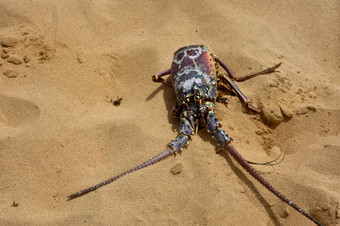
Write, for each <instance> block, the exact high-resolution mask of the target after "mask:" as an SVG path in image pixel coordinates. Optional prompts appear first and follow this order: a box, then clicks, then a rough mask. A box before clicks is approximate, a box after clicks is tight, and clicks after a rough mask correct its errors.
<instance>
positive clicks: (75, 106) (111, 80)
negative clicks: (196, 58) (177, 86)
mask: <svg viewBox="0 0 340 226" xmlns="http://www.w3.org/2000/svg"><path fill="white" fill-rule="evenodd" d="M339 15H340V3H339V1H338V0H328V1H317V0H311V1H307V0H306V1H302V0H301V1H279V0H261V1H243V0H241V1H191V2H190V1H105V0H103V1H88V0H84V1H66V0H65V1H51V0H49V1H43V0H32V1H24V0H21V1H9V0H2V1H1V2H0V44H1V45H0V52H1V58H0V224H1V225H139V224H141V225H312V223H311V222H310V221H309V220H308V219H307V218H305V217H304V216H302V215H300V214H299V213H298V212H296V211H295V210H294V209H292V208H291V207H289V206H287V205H286V204H283V203H282V202H281V201H280V200H279V199H278V198H277V197H275V196H274V195H272V194H271V193H270V192H269V191H267V190H266V189H265V188H264V187H262V186H261V185H260V184H259V183H258V182H257V181H255V180H254V179H253V178H251V177H250V176H249V174H247V173H246V172H245V171H244V170H243V169H241V167H240V166H239V165H238V164H237V162H235V161H234V160H233V159H231V158H230V157H229V155H228V154H225V153H222V154H215V151H216V149H217V145H216V141H215V140H214V139H212V138H211V136H210V135H209V134H208V133H207V132H206V131H205V130H203V129H202V130H200V131H199V132H198V134H197V135H195V136H192V141H191V142H190V145H189V146H187V148H185V149H184V150H183V152H182V154H181V155H177V156H176V157H175V158H174V157H170V158H168V159H166V160H164V161H162V162H160V163H157V164H156V165H153V166H151V167H148V168H145V169H143V170H140V171H138V172H135V173H133V174H130V175H128V176H125V177H123V178H121V179H119V180H117V181H116V182H114V183H112V184H110V185H108V186H105V187H103V188H101V189H98V190H96V191H95V192H92V193H89V194H87V195H85V196H82V197H80V198H77V199H74V200H72V201H67V196H68V195H70V194H71V193H74V192H77V191H79V190H81V189H84V188H86V187H88V186H91V185H94V184H96V183H99V182H101V181H103V180H106V179H108V178H110V177H112V176H115V175H116V174H118V173H121V172H122V171H125V170H128V169H129V168H131V167H133V166H135V165H137V164H139V163H142V162H143V161H145V160H147V159H149V158H151V157H153V156H154V155H156V154H158V153H160V152H161V151H163V150H165V148H166V144H167V143H168V142H169V141H170V140H172V139H174V138H175V137H176V134H177V132H178V126H179V120H178V119H177V118H174V117H173V116H172V115H171V113H170V112H171V108H172V106H173V104H174V103H175V101H176V98H175V96H174V92H173V90H172V89H171V88H170V87H167V86H165V85H162V84H159V83H153V82H152V81H151V76H152V75H153V74H155V73H157V72H160V71H162V70H165V69H168V68H169V67H170V64H171V61H172V57H173V52H174V51H176V50H177V49H178V48H180V47H182V46H185V45H189V44H204V45H206V46H208V47H209V48H210V49H211V51H212V52H214V53H215V54H216V55H218V56H219V57H220V58H221V59H223V60H224V61H226V62H227V63H228V65H229V66H230V67H231V68H232V69H233V70H234V72H235V73H236V74H239V75H241V74H246V73H249V72H251V71H256V70H259V69H263V68H265V67H268V66H272V65H274V64H275V63H279V62H283V64H282V66H281V67H280V68H279V69H278V70H277V71H276V72H275V73H272V74H266V75H261V76H258V77H256V78H253V79H251V80H248V81H245V82H242V83H238V85H239V87H240V88H241V90H242V91H243V92H244V93H245V94H246V95H247V96H248V97H250V98H251V99H252V100H253V102H254V104H255V105H257V106H259V107H260V108H261V109H262V114H260V115H259V114H254V113H252V112H249V111H248V110H246V109H245V108H244V106H243V105H242V104H241V103H240V101H239V99H238V98H237V97H235V96H229V105H228V107H225V106H224V105H222V104H217V105H216V111H217V116H218V118H219V120H220V121H221V123H222V125H223V128H224V129H225V130H226V131H227V133H228V134H229V135H230V136H231V137H233V139H234V142H233V144H234V146H235V147H236V148H237V149H238V150H239V152H240V153H241V154H242V155H243V156H244V157H245V158H246V159H248V160H251V161H256V162H264V161H268V160H271V159H273V158H274V157H275V156H276V155H277V153H278V146H277V145H276V144H279V145H280V146H281V147H282V150H283V152H284V153H285V159H284V161H283V162H282V163H281V164H279V165H276V166H273V167H271V166H254V167H255V168H256V169H257V170H258V171H259V172H260V174H261V175H262V176H263V177H265V178H266V179H267V180H268V181H270V182H271V184H272V185H274V186H275V187H276V188H277V189H278V190H279V191H280V192H282V193H283V194H284V195H286V196H287V197H288V198H290V199H291V200H292V201H294V202H295V203H296V204H298V205H299V206H300V207H302V208H303V209H304V210H306V211H307V212H309V213H310V214H312V216H314V217H315V218H317V219H319V220H320V221H321V222H323V223H324V224H325V225H337V224H338V225H339V223H340V204H339V202H340V192H339V190H340V176H339V174H340V166H339V161H340V137H339V132H340V91H339V90H340V73H339V72H340V62H339V56H340V45H339V44H340V41H339V40H340V39H339V37H340V18H339V17H340V16H339ZM118 96H119V97H121V98H123V100H122V101H121V103H120V105H119V106H114V105H113V103H112V101H114V100H116V99H117V97H118ZM174 168H175V170H177V172H176V173H178V174H176V173H175V172H174Z"/></svg>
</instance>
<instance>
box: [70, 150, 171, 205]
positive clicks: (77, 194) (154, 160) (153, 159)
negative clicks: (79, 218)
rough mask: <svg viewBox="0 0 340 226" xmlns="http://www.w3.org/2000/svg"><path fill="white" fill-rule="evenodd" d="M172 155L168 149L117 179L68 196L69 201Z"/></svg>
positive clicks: (111, 179)
mask: <svg viewBox="0 0 340 226" xmlns="http://www.w3.org/2000/svg"><path fill="white" fill-rule="evenodd" d="M172 154H173V151H172V150H171V149H166V150H165V151H164V152H162V153H160V154H158V155H156V156H155V157H153V158H151V159H149V160H148V161H146V162H143V163H142V164H140V165H138V166H136V167H134V168H132V169H129V170H127V171H125V172H123V173H121V174H119V175H117V176H115V177H112V178H110V179H108V180H106V181H103V182H101V183H99V184H97V185H94V186H92V187H89V188H86V189H84V190H81V191H79V192H76V193H73V194H72V195H69V196H67V198H68V201H69V200H72V199H75V198H77V197H79V196H82V195H85V194H87V193H89V192H91V191H94V190H97V189H98V188H100V187H103V186H105V185H108V184H110V183H112V182H113V181H115V180H117V179H119V178H121V177H123V176H125V175H126V174H129V173H132V172H135V171H137V170H140V169H143V168H145V167H148V166H151V165H153V164H155V163H157V162H159V161H161V160H163V159H165V158H167V157H169V156H170V155H172Z"/></svg>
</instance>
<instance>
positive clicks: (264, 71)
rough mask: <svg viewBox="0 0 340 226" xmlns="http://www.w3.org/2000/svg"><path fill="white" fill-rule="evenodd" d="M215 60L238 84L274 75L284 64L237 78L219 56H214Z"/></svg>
mask: <svg viewBox="0 0 340 226" xmlns="http://www.w3.org/2000/svg"><path fill="white" fill-rule="evenodd" d="M214 59H215V61H216V62H217V63H218V64H219V65H221V66H222V67H223V69H224V70H226V72H228V75H229V76H230V78H231V79H232V80H236V81H237V82H242V81H245V80H247V79H250V78H253V77H255V76H257V75H262V74H268V73H272V72H274V71H275V69H276V68H278V67H280V66H281V64H282V62H280V63H278V64H276V65H275V66H273V67H269V68H266V69H264V70H262V71H258V72H254V73H251V74H248V75H244V76H239V77H237V76H236V75H235V73H234V72H233V71H232V70H231V69H230V67H229V66H228V65H227V64H226V63H225V62H224V61H223V60H221V59H220V58H218V57H217V56H214Z"/></svg>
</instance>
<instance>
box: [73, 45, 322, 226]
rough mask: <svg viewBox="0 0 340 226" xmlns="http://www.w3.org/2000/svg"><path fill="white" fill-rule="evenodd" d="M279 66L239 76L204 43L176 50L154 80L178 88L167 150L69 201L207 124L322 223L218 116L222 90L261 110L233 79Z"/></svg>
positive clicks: (176, 147) (176, 146)
mask: <svg viewBox="0 0 340 226" xmlns="http://www.w3.org/2000/svg"><path fill="white" fill-rule="evenodd" d="M280 65H281V63H279V64H276V65H275V66H273V67H269V68H267V69H264V70H261V71H259V72H256V73H251V74H248V75H246V76H242V77H237V76H236V75H235V74H234V73H233V71H232V70H231V69H230V68H229V66H228V65H227V64H226V63H224V62H223V61H222V60H221V59H220V58H218V57H217V56H216V55H214V54H213V53H211V52H210V51H209V50H208V48H207V47H206V46H204V45H189V46H185V47H182V48H180V49H178V50H177V51H176V52H175V53H174V58H173V62H172V65H171V68H170V69H168V70H165V71H163V72H160V73H158V74H156V75H153V76H152V80H153V81H154V82H160V83H164V84H166V85H168V86H171V87H173V88H174V90H175V94H176V97H177V103H176V104H175V106H174V107H173V109H172V114H174V115H175V116H176V117H179V118H180V128H179V133H178V136H177V137H176V138H175V139H174V140H172V141H171V142H170V143H169V144H168V145H167V149H166V150H165V151H164V152H162V153H160V154H158V155H156V156H154V157H153V158H151V159H149V160H148V161H146V162H144V163H142V164H140V165H138V166H136V167H134V168H132V169H130V170H127V171H125V172H123V173H121V174H119V175H117V176H115V177H113V178H110V179H108V180H106V181H104V182H101V183H99V184H97V185H94V186H92V187H89V188H87V189H84V190H82V191H79V192H77V193H74V194H72V195H70V196H68V200H71V199H74V198H76V197H79V196H81V195H84V194H86V193H88V192H91V191H94V190H96V189H98V188H100V187H102V186H104V185H107V184H109V183H111V182H113V181H115V180H117V179H118V178H120V177H123V176H125V175H126V174H129V173H132V172H134V171H137V170H139V169H142V168H145V167H148V166H151V165H153V164H155V163H157V162H159V161H161V160H163V159H165V158H167V157H169V156H171V155H176V154H177V153H179V152H180V151H182V148H183V147H184V145H186V144H188V143H189V139H190V136H191V135H194V134H195V131H197V129H198V127H206V128H207V130H208V132H209V133H211V134H212V136H213V137H214V138H215V139H216V140H217V144H218V146H219V147H220V150H227V151H228V152H229V154H230V155H231V156H232V157H233V158H234V159H235V160H236V161H237V162H238V163H239V164H240V165H241V166H242V167H243V168H244V169H245V170H246V171H247V172H248V173H249V174H250V175H251V176H253V177H254V178H255V179H256V180H257V181H258V182H260V183H261V184H262V185H263V186H264V187H265V188H267V189H268V190H269V191H270V192H272V193H273V194H274V195H276V196H277V197H278V198H280V199H281V200H282V201H283V202H285V203H287V204H288V205H289V206H291V207H293V208H294V209H295V210H297V211H298V212H299V213H301V214H302V215H304V216H305V217H307V218H308V219H310V220H311V221H313V222H314V223H315V224H317V225H322V224H321V223H320V222H319V221H318V220H317V219H315V218H313V217H312V216H311V215H310V214H308V213H307V212H306V211H304V210H303V209H301V208H300V207H298V206H297V205H296V204H295V203H293V202H292V201H290V200H289V199H288V198H286V197H285V196H284V195H282V194H281V193H280V192H278V190H277V189H275V188H274V187H273V186H272V185H271V184H270V183H269V182H267V181H266V180H265V179H264V178H263V177H262V176H261V175H260V174H259V173H258V172H257V171H256V170H255V168H253V167H252V166H251V165H250V163H251V162H248V161H247V160H245V159H244V158H243V157H242V156H241V155H240V154H239V152H238V151H237V150H236V149H235V148H234V146H233V145H232V144H231V141H232V138H231V137H230V136H228V135H227V134H226V133H225V131H224V130H223V129H221V124H220V123H219V121H218V120H217V118H216V115H215V103H216V102H220V103H223V104H227V101H228V100H227V99H226V98H224V97H222V95H221V91H222V90H228V91H231V92H234V93H235V94H236V95H237V96H238V97H239V98H240V100H241V101H242V102H243V103H244V105H245V107H247V108H248V109H250V110H251V111H254V112H257V113H259V112H260V110H259V109H258V108H257V107H256V106H254V105H253V104H252V103H251V101H250V100H249V99H248V98H247V97H246V96H245V95H244V94H243V93H242V92H241V90H240V89H239V88H238V87H237V85H236V84H235V83H234V81H238V82H239V81H244V80H247V79H249V78H252V77H255V76H257V75H260V74H266V73H271V72H274V71H275V69H277V68H278V67H279V66H280ZM219 66H221V67H222V68H223V69H224V70H225V71H226V72H227V75H226V74H223V73H221V72H219V71H218V70H217V69H218V67H219ZM169 74H170V76H171V83H170V82H168V81H166V80H165V79H163V78H162V77H163V76H166V75H169Z"/></svg>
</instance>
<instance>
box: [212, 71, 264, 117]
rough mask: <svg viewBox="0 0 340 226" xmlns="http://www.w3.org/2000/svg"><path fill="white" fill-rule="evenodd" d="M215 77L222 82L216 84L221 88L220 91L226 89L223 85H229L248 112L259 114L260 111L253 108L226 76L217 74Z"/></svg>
mask: <svg viewBox="0 0 340 226" xmlns="http://www.w3.org/2000/svg"><path fill="white" fill-rule="evenodd" d="M217 77H218V78H219V79H220V80H222V82H219V83H218V86H219V88H222V89H226V88H228V87H227V86H226V85H225V83H228V84H229V85H230V87H231V88H232V89H233V90H234V91H235V92H236V94H237V95H238V97H239V98H240V99H241V101H242V102H243V103H244V104H245V105H246V107H247V108H249V109H250V110H252V111H255V112H260V110H259V109H258V108H257V107H255V106H254V105H253V104H252V103H251V101H250V100H249V99H248V98H247V97H246V96H245V95H244V94H243V93H242V91H241V90H240V88H238V86H237V85H236V84H235V83H234V81H233V80H232V79H231V78H229V77H228V76H226V75H224V74H222V73H217Z"/></svg>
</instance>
